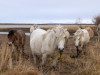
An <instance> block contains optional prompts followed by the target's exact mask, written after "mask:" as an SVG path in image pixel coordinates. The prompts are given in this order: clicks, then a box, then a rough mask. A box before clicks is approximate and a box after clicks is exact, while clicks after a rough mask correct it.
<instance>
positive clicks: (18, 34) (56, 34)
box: [8, 26, 94, 65]
mask: <svg viewBox="0 0 100 75" xmlns="http://www.w3.org/2000/svg"><path fill="white" fill-rule="evenodd" d="M93 36H94V32H93V30H92V29H91V28H90V27H86V28H84V29H81V28H79V29H78V30H76V32H75V33H74V35H73V36H72V37H73V38H74V45H75V47H76V50H77V55H76V56H75V57H79V54H80V50H79V49H80V48H79V47H81V48H84V46H85V45H87V44H88V42H89V41H90V39H91V38H92V37H93ZM69 38H70V33H69V31H68V30H67V29H66V28H64V27H63V26H56V27H54V28H52V29H48V30H44V29H41V28H36V27H35V26H31V27H30V48H31V51H32V55H33V58H34V63H37V56H38V57H39V58H41V60H42V61H41V63H40V64H41V65H44V64H45V63H46V60H47V56H48V55H51V56H52V55H53V54H54V53H55V51H58V52H59V53H60V56H61V55H62V53H63V51H64V49H65V45H66V43H67V42H68V39H69ZM8 40H9V42H8V44H9V46H10V45H12V44H13V45H14V46H15V48H16V49H17V50H19V51H20V52H21V53H22V54H23V53H24V45H25V40H26V35H25V32H24V31H23V30H11V31H9V33H8ZM56 62H57V59H55V60H54V61H53V65H56Z"/></svg>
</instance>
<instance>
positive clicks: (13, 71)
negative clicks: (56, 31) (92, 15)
mask: <svg viewBox="0 0 100 75" xmlns="http://www.w3.org/2000/svg"><path fill="white" fill-rule="evenodd" d="M75 28H76V29H77V28H78V27H75ZM75 28H74V27H72V28H71V27H70V26H69V28H68V29H70V30H73V31H74V30H75ZM5 37H6V36H2V38H1V39H2V40H3V41H4V42H3V43H2V48H1V49H0V75H100V47H99V46H100V43H95V42H96V41H95V38H93V39H92V40H91V41H90V43H89V45H88V46H87V48H86V50H83V53H82V54H81V56H80V57H79V58H71V57H70V56H72V55H75V54H76V48H75V47H74V42H73V39H72V38H71V39H69V41H68V44H67V48H66V50H65V52H64V54H63V55H62V59H61V60H59V61H58V64H57V68H56V69H53V68H50V66H49V65H50V64H47V66H46V67H45V68H44V70H41V71H42V72H41V71H39V70H38V69H37V67H35V66H34V64H33V63H32V60H30V59H25V58H22V57H19V60H18V61H16V62H15V63H14V64H13V61H12V60H13V58H14V57H12V50H13V49H14V47H13V48H11V47H9V46H8V45H7V44H6V42H7V38H5ZM27 37H28V36H27ZM4 39H5V40H4ZM26 41H27V44H26V53H27V51H29V50H30V49H29V48H28V47H29V37H28V38H27V40H26ZM84 52H85V54H84ZM51 61H52V60H51ZM42 73H44V74H42Z"/></svg>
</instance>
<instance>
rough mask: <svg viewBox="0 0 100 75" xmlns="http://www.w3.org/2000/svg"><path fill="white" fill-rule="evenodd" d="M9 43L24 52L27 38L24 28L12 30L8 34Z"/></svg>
mask: <svg viewBox="0 0 100 75" xmlns="http://www.w3.org/2000/svg"><path fill="white" fill-rule="evenodd" d="M7 37H8V41H9V42H8V44H9V45H12V44H13V45H14V46H15V48H16V50H17V51H18V52H21V53H22V54H23V53H24V45H25V40H26V35H25V32H24V31H22V30H11V31H9V33H8V35H7Z"/></svg>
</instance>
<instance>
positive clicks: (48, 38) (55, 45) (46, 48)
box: [30, 26, 69, 65]
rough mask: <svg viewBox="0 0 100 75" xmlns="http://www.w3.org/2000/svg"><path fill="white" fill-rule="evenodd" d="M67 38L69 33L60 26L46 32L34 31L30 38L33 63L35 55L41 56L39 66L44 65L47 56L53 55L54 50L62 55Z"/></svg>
mask: <svg viewBox="0 0 100 75" xmlns="http://www.w3.org/2000/svg"><path fill="white" fill-rule="evenodd" d="M68 38H69V32H68V31H67V30H65V29H63V28H62V27H60V26H58V27H55V28H53V29H51V30H47V31H45V30H43V29H36V30H34V31H33V32H32V33H31V36H30V47H31V50H32V54H33V56H34V61H35V63H36V57H35V55H41V57H42V63H41V64H42V65H44V64H45V62H46V59H47V56H48V55H52V54H54V52H55V50H57V49H58V51H59V52H60V53H62V52H63V50H64V48H65V46H64V45H65V43H66V39H68Z"/></svg>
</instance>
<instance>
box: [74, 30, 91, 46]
mask: <svg viewBox="0 0 100 75" xmlns="http://www.w3.org/2000/svg"><path fill="white" fill-rule="evenodd" d="M74 36H75V46H79V45H81V47H83V45H86V44H87V43H88V42H89V40H90V36H89V33H88V31H87V30H86V29H79V30H77V31H76V32H75V33H74Z"/></svg>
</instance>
